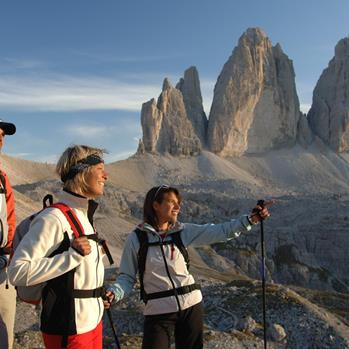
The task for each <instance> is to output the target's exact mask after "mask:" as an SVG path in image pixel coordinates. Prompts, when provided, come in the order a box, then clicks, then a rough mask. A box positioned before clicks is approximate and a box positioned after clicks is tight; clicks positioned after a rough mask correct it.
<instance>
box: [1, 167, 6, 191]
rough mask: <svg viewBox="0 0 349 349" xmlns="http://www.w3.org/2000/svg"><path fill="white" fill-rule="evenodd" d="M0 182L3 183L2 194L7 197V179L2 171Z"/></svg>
mask: <svg viewBox="0 0 349 349" xmlns="http://www.w3.org/2000/svg"><path fill="white" fill-rule="evenodd" d="M0 182H1V188H0V193H4V194H5V195H6V179H5V175H4V174H3V172H2V171H1V170H0Z"/></svg>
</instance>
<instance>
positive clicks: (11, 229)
mask: <svg viewBox="0 0 349 349" xmlns="http://www.w3.org/2000/svg"><path fill="white" fill-rule="evenodd" d="M2 174H3V176H4V178H5V188H6V207H7V224H8V242H7V245H6V247H7V248H12V240H13V236H14V234H15V229H16V215H15V197H14V194H13V190H12V187H11V184H10V181H9V179H8V176H7V174H6V173H4V172H3V171H2Z"/></svg>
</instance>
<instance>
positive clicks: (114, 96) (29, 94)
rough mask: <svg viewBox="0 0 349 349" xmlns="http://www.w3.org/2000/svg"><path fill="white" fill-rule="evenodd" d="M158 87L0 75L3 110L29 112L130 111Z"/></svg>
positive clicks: (101, 80) (96, 79)
mask: <svg viewBox="0 0 349 349" xmlns="http://www.w3.org/2000/svg"><path fill="white" fill-rule="evenodd" d="M159 90H160V88H159V86H158V85H155V84H154V85H151V84H144V83H143V84H141V83H129V82H124V81H117V80H114V79H105V78H100V77H96V76H87V77H83V78H79V77H72V76H64V75H51V76H48V77H23V78H16V77H13V76H0V107H3V108H8V109H15V110H26V111H79V110H116V109H119V110H128V111H139V110H140V109H141V106H142V103H144V102H145V101H147V100H149V99H150V98H152V97H155V96H157V95H158V94H159Z"/></svg>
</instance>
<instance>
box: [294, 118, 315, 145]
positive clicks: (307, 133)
mask: <svg viewBox="0 0 349 349" xmlns="http://www.w3.org/2000/svg"><path fill="white" fill-rule="evenodd" d="M313 140H314V135H313V132H312V131H311V128H310V126H309V122H308V118H307V117H306V115H305V114H303V113H301V115H300V118H299V121H298V132H297V141H298V143H299V144H300V145H301V146H302V147H303V148H307V147H308V146H309V145H310V144H311V143H312V142H313Z"/></svg>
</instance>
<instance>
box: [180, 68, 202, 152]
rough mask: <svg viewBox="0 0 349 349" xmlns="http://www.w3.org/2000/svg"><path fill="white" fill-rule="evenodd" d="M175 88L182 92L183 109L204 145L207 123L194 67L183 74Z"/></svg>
mask: <svg viewBox="0 0 349 349" xmlns="http://www.w3.org/2000/svg"><path fill="white" fill-rule="evenodd" d="M176 88H177V89H178V90H180V91H181V92H182V95H183V101H184V105H185V109H186V112H187V115H188V118H189V120H190V121H191V124H192V126H193V128H194V131H195V134H196V135H197V136H198V138H199V139H200V142H201V144H202V145H203V146H204V145H205V144H206V133H207V126H208V121H207V117H206V114H205V112H204V108H203V105H202V96H201V89H200V80H199V74H198V71H197V69H196V68H195V67H190V68H189V69H187V70H186V71H185V72H184V78H182V79H180V81H179V82H178V84H177V86H176Z"/></svg>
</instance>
